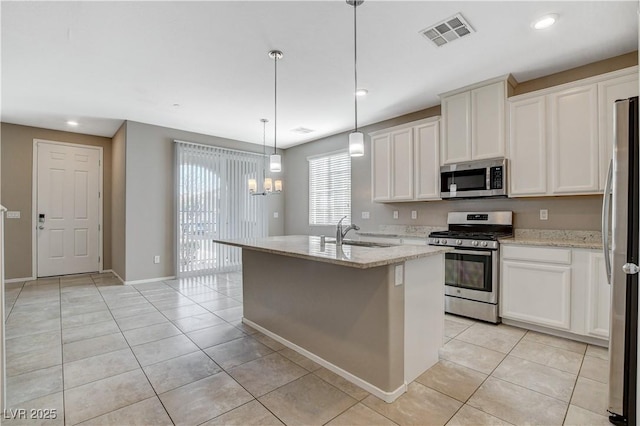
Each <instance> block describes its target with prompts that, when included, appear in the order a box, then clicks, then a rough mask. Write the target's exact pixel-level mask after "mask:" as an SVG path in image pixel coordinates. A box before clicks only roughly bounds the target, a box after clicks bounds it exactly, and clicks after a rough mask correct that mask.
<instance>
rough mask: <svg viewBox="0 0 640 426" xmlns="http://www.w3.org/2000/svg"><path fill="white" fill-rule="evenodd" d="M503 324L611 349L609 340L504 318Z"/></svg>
mask: <svg viewBox="0 0 640 426" xmlns="http://www.w3.org/2000/svg"><path fill="white" fill-rule="evenodd" d="M502 323H503V324H506V325H512V326H514V327H520V328H524V329H526V330H532V331H537V332H538V333H544V334H550V335H552V336H557V337H562V338H563V339H571V340H577V341H579V342H583V343H587V344H589V345H595V346H602V347H605V348H608V347H609V340H608V339H603V338H599V337H592V336H583V335H581V334H575V333H571V332H569V331H562V330H555V329H553V328H549V327H544V326H540V325H535V324H529V323H527V322H522V321H517V320H512V319H508V318H502Z"/></svg>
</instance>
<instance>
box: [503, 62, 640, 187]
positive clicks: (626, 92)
mask: <svg viewBox="0 0 640 426" xmlns="http://www.w3.org/2000/svg"><path fill="white" fill-rule="evenodd" d="M637 72H638V67H637V66H636V67H631V68H626V69H623V70H619V71H614V72H611V73H607V74H602V75H598V76H595V77H590V78H587V79H584V80H580V81H577V82H572V83H567V84H563V85H561V86H556V87H551V88H547V89H543V90H539V91H536V92H531V93H527V94H523V95H519V96H515V97H513V98H510V99H509V108H508V111H509V119H508V122H509V132H508V134H509V142H508V147H509V150H508V155H507V157H508V158H509V161H510V167H509V181H510V192H509V195H510V196H512V197H527V196H529V197H530V196H545V195H580V194H601V193H602V190H603V188H604V180H605V178H606V173H607V167H608V163H609V160H610V159H611V154H612V146H613V102H614V100H615V99H618V98H628V97H631V96H636V95H637V93H638V82H637Z"/></svg>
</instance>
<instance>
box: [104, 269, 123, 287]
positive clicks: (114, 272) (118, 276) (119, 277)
mask: <svg viewBox="0 0 640 426" xmlns="http://www.w3.org/2000/svg"><path fill="white" fill-rule="evenodd" d="M104 272H111V273H112V274H113V275H115V276H116V278H118V279H119V280H120V282H121V283H123V284H124V280H123V279H122V277H121V276H120V275H118V273H117V272H116V271H114V270H113V269H109V270H107V271H104Z"/></svg>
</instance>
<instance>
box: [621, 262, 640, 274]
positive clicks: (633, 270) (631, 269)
mask: <svg viewBox="0 0 640 426" xmlns="http://www.w3.org/2000/svg"><path fill="white" fill-rule="evenodd" d="M622 270H623V271H624V273H625V274H627V275H635V274H637V273H638V272H640V266H638V265H636V264H635V263H625V264H624V265H622Z"/></svg>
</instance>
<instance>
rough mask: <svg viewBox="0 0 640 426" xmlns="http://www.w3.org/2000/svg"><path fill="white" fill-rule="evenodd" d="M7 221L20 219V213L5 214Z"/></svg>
mask: <svg viewBox="0 0 640 426" xmlns="http://www.w3.org/2000/svg"><path fill="white" fill-rule="evenodd" d="M7 219H20V212H7Z"/></svg>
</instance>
